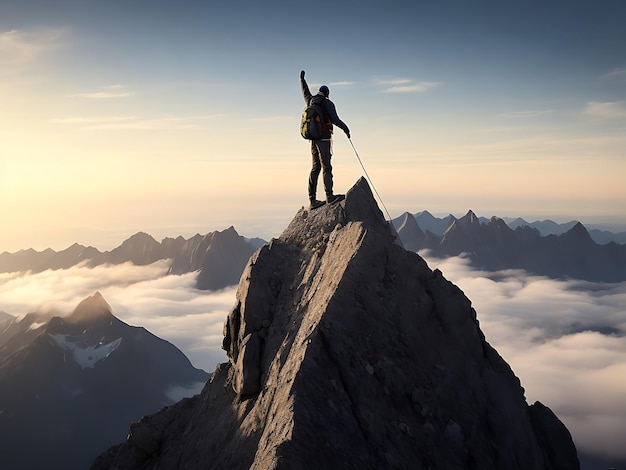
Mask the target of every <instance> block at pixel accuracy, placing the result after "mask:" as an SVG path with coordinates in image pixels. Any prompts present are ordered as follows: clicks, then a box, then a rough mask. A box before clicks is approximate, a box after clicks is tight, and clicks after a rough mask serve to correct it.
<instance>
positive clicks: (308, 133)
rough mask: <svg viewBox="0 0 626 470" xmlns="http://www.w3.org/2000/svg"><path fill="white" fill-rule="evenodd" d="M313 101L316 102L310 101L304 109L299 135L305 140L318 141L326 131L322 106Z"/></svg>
mask: <svg viewBox="0 0 626 470" xmlns="http://www.w3.org/2000/svg"><path fill="white" fill-rule="evenodd" d="M314 101H317V100H314V99H311V101H310V102H309V104H308V105H307V106H306V107H305V108H304V111H302V120H301V121H300V135H301V136H302V137H304V138H305V139H307V140H319V139H321V138H322V136H323V135H324V133H325V132H326V131H327V126H326V120H325V119H324V114H325V113H324V109H323V107H322V104H321V103H314Z"/></svg>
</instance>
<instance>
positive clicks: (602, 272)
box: [393, 210, 626, 282]
mask: <svg viewBox="0 0 626 470" xmlns="http://www.w3.org/2000/svg"><path fill="white" fill-rule="evenodd" d="M522 222H523V221H522V219H515V220H514V221H513V222H511V224H512V225H514V226H515V227H516V228H515V229H513V228H511V227H510V226H509V225H507V223H506V222H505V221H504V220H503V219H500V218H498V217H492V218H491V219H489V220H487V219H481V218H478V217H477V216H476V214H474V212H472V211H471V210H470V211H468V212H467V214H466V215H465V216H463V217H461V218H458V219H457V218H456V217H454V216H452V215H450V216H448V217H445V218H442V219H440V218H437V217H434V216H432V214H430V213H429V212H420V213H417V214H410V213H408V212H406V213H404V214H403V215H402V216H400V217H398V218H397V219H394V220H393V224H394V226H395V227H396V230H397V232H398V235H399V237H400V240H401V241H402V243H403V244H404V247H405V248H406V249H407V250H410V251H419V250H423V249H428V250H430V251H431V252H432V254H433V255H435V256H438V257H449V256H457V255H460V254H461V253H466V254H467V256H468V257H469V259H470V261H471V263H472V265H473V266H474V267H476V268H478V269H487V270H500V269H525V270H527V271H529V272H532V273H535V274H539V275H545V276H549V277H553V278H566V277H569V278H576V279H584V280H589V281H601V282H620V281H624V280H626V245H623V244H618V243H616V242H614V241H611V242H609V243H606V244H603V245H601V244H598V243H596V242H595V241H594V240H593V239H592V238H591V236H590V234H589V232H588V231H587V229H586V228H585V227H584V226H583V225H582V224H581V223H580V222H573V223H572V225H571V227H569V228H567V227H568V226H569V225H570V224H565V225H563V226H559V225H557V224H554V223H553V222H552V223H550V222H549V221H544V222H538V223H536V224H538V226H540V227H541V228H542V229H543V230H544V231H550V230H552V231H554V230H557V229H558V230H561V229H562V230H566V231H565V232H562V233H561V234H559V235H555V234H549V235H546V236H544V235H542V233H541V232H540V230H539V228H537V226H536V227H531V226H530V225H524V224H523V223H522Z"/></svg>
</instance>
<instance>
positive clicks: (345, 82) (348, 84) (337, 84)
mask: <svg viewBox="0 0 626 470" xmlns="http://www.w3.org/2000/svg"><path fill="white" fill-rule="evenodd" d="M354 84H356V82H348V81H342V82H330V83H329V85H330V86H352V85H354Z"/></svg>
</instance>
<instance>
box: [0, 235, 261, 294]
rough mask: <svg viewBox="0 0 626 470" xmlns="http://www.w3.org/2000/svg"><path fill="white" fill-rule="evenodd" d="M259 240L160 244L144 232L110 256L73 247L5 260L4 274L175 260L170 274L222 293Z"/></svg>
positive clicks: (204, 238) (201, 238)
mask: <svg viewBox="0 0 626 470" xmlns="http://www.w3.org/2000/svg"><path fill="white" fill-rule="evenodd" d="M259 243H260V242H259V239H252V240H251V241H250V242H248V241H247V240H245V239H244V238H243V237H242V236H240V235H239V234H238V233H237V231H236V230H235V228H234V227H233V226H230V227H229V228H227V229H225V230H223V231H214V232H210V233H208V234H206V235H200V234H196V235H194V236H193V237H191V238H189V239H188V240H185V239H184V238H183V237H182V236H180V237H177V238H164V239H163V240H162V241H161V242H158V241H156V240H155V239H154V238H153V237H152V236H151V235H149V234H147V233H145V232H137V233H136V234H134V235H132V236H131V237H129V238H128V239H126V240H124V241H123V242H122V244H121V245H119V246H118V247H116V248H114V249H112V250H111V251H105V252H100V251H99V250H98V249H96V248H94V247H91V246H89V247H85V246H82V245H80V244H78V243H74V244H72V245H71V246H69V247H68V248H66V249H64V250H62V251H59V252H55V251H54V250H51V249H50V248H48V249H46V250H44V251H41V252H37V251H35V250H33V249H27V250H20V251H18V252H16V253H8V252H3V253H1V254H0V272H24V271H30V272H31V273H39V272H43V271H46V270H49V269H51V270H57V269H66V268H70V267H73V266H76V265H78V264H79V263H85V266H87V267H95V266H100V265H103V264H112V265H117V264H122V263H126V262H131V263H133V264H135V265H137V266H144V265H148V264H152V263H154V262H156V261H159V260H164V259H170V260H171V261H170V266H169V270H168V274H186V273H189V272H196V271H198V272H199V274H198V279H197V283H196V286H197V288H198V289H202V290H219V289H222V288H224V287H227V286H230V285H234V284H236V283H237V282H238V281H239V275H240V274H241V271H242V270H243V267H244V265H245V263H246V261H247V260H248V258H249V257H250V255H251V254H252V253H253V252H254V250H256V249H257V248H258V246H259Z"/></svg>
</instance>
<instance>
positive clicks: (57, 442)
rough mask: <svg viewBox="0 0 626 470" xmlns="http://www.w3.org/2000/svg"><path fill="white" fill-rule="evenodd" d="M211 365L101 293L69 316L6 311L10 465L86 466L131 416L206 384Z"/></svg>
mask: <svg viewBox="0 0 626 470" xmlns="http://www.w3.org/2000/svg"><path fill="white" fill-rule="evenodd" d="M208 377H209V374H208V373H206V372H205V371H203V370H200V369H196V368H194V367H193V366H192V365H191V363H190V362H189V360H188V359H187V357H186V356H185V355H184V354H183V353H182V352H181V351H180V350H178V349H177V348H176V347H175V346H173V345H172V344H170V343H168V342H167V341H165V340H162V339H160V338H158V337H156V336H154V335H153V334H151V333H150V332H148V331H147V330H145V329H144V328H139V327H133V326H129V325H127V324H126V323H124V322H122V321H121V320H119V319H118V318H116V317H115V316H114V315H113V314H112V313H111V308H110V307H109V305H108V304H107V302H106V301H105V300H104V298H103V297H102V296H101V295H100V294H99V293H96V294H94V295H93V296H92V297H89V298H87V299H85V300H83V301H82V302H81V303H80V304H79V305H78V306H77V307H76V309H75V310H74V311H73V313H72V314H71V315H69V316H67V317H64V318H61V317H59V316H55V315H54V314H51V313H48V314H42V313H29V314H26V315H23V316H21V317H15V318H12V319H9V320H6V319H5V320H4V321H1V320H0V435H1V436H2V438H1V439H0V459H1V461H2V466H3V468H11V469H13V470H18V469H33V468H46V469H70V468H88V467H89V464H90V463H91V461H92V460H93V459H94V457H95V456H96V455H97V454H98V453H99V452H101V451H103V450H104V449H106V448H107V447H108V446H110V445H111V444H113V443H114V442H117V441H119V440H123V439H124V438H125V437H126V430H127V428H128V425H129V423H130V422H132V421H134V420H137V419H139V418H141V417H142V416H143V415H145V414H148V413H153V412H155V411H158V410H159V409H161V408H162V407H163V406H166V405H171V404H173V403H175V402H177V401H179V400H180V399H181V398H182V397H183V396H192V395H194V394H196V393H199V392H200V390H201V389H202V387H203V385H204V383H205V382H206V381H207V380H208Z"/></svg>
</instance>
